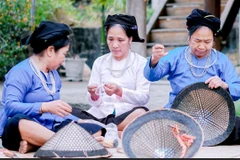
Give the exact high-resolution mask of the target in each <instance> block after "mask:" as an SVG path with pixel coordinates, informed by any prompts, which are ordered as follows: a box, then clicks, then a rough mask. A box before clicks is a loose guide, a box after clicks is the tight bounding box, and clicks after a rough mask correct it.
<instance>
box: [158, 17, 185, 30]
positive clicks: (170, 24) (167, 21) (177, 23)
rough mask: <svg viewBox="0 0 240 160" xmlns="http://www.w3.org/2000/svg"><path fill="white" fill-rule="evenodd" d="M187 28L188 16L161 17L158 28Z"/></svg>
mask: <svg viewBox="0 0 240 160" xmlns="http://www.w3.org/2000/svg"><path fill="white" fill-rule="evenodd" d="M185 26H186V16H160V17H159V18H158V23H157V27H158V28H162V29H164V28H184V27H185Z"/></svg>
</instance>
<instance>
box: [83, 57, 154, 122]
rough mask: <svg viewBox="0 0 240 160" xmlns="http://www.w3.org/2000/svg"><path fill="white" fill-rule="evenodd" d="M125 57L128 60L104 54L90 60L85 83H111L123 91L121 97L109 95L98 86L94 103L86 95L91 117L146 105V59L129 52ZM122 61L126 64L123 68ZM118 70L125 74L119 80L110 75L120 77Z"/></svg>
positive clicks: (119, 112) (147, 90) (118, 113)
mask: <svg viewBox="0 0 240 160" xmlns="http://www.w3.org/2000/svg"><path fill="white" fill-rule="evenodd" d="M129 56H130V57H129V58H126V59H124V60H121V61H117V60H114V59H113V58H112V55H111V53H108V54H105V55H103V56H101V57H98V58H97V59H96V60H95V61H94V63H93V67H92V73H91V76H90V80H89V83H88V84H89V85H90V84H98V85H99V86H100V85H103V84H104V83H106V82H113V83H116V84H117V85H119V86H120V87H122V91H123V92H122V97H119V96H117V95H115V94H113V95H112V96H109V95H107V94H106V93H105V92H104V89H103V87H101V88H100V90H101V92H100V98H99V99H98V100H97V101H93V100H92V99H91V97H90V94H89V92H88V93H87V100H88V102H89V104H90V105H91V106H92V107H91V108H90V109H89V110H88V112H89V113H91V114H92V115H93V116H95V117H97V118H104V117H106V116H107V115H109V114H112V113H113V112H114V110H115V114H116V116H118V115H121V114H123V113H125V112H127V111H129V110H131V109H132V108H134V107H136V106H145V105H146V104H147V103H148V101H149V90H150V81H148V80H147V79H146V78H145V77H144V75H143V69H144V66H145V64H146V62H147V59H146V58H145V57H143V56H141V55H139V54H137V53H134V52H130V53H129ZM111 59H112V62H111ZM126 61H127V62H128V63H127V65H126V63H125V62H126ZM122 68H125V69H124V70H125V71H124V72H123V74H122V76H121V77H119V78H118V77H117V76H113V75H119V74H121V70H122ZM111 70H112V74H113V75H112V74H111ZM145 107H146V106H145Z"/></svg>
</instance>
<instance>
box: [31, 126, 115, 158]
mask: <svg viewBox="0 0 240 160" xmlns="http://www.w3.org/2000/svg"><path fill="white" fill-rule="evenodd" d="M110 156H111V153H109V152H108V150H107V149H106V148H105V147H104V146H103V145H102V144H101V143H100V142H98V141H97V140H96V139H95V138H94V137H93V136H92V135H91V134H90V133H88V132H87V131H86V130H85V129H84V128H82V127H81V126H79V125H78V124H76V123H74V122H73V121H72V122H71V123H69V124H68V125H66V126H64V127H63V128H62V129H60V130H59V131H58V132H56V133H55V134H54V135H53V136H52V137H51V138H50V139H49V140H48V141H47V142H46V143H45V144H44V145H43V146H41V147H40V148H39V149H38V150H37V151H36V152H35V154H34V157H43V158H47V157H49V158H53V157H62V158H63V157H64V158H65V157H69V158H97V157H110Z"/></svg>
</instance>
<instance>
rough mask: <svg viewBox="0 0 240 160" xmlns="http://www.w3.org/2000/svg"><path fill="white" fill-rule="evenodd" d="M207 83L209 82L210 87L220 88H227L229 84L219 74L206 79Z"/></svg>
mask: <svg viewBox="0 0 240 160" xmlns="http://www.w3.org/2000/svg"><path fill="white" fill-rule="evenodd" d="M205 84H208V88H211V89H213V88H218V87H222V88H223V89H225V90H227V89H228V84H227V83H225V82H224V81H222V79H221V78H219V77H218V76H213V77H211V78H209V79H208V80H206V81H205Z"/></svg>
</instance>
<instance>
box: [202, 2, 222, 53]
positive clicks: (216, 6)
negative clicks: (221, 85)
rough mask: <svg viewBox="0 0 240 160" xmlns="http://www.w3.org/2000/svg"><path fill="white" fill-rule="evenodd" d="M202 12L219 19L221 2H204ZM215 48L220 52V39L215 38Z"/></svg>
mask: <svg viewBox="0 0 240 160" xmlns="http://www.w3.org/2000/svg"><path fill="white" fill-rule="evenodd" d="M204 11H206V12H209V13H212V14H213V15H214V16H216V17H218V18H219V19H220V16H221V0H204ZM215 48H216V49H217V50H219V51H221V50H222V46H221V37H217V38H216V44H215Z"/></svg>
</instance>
